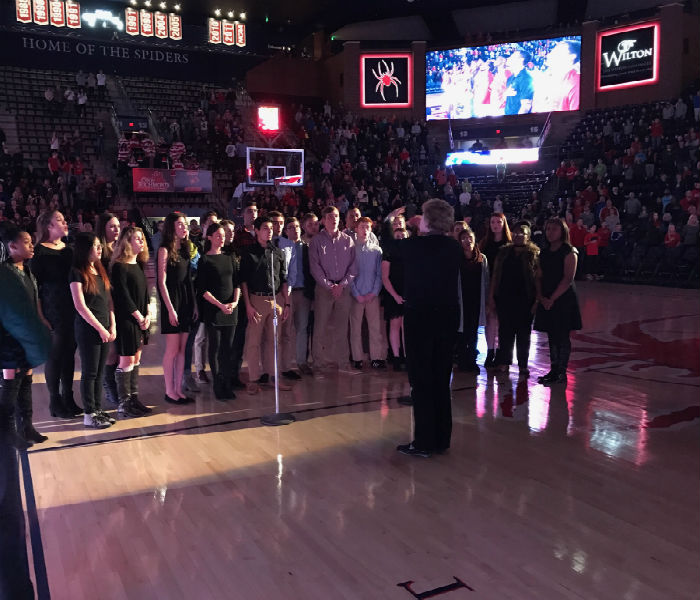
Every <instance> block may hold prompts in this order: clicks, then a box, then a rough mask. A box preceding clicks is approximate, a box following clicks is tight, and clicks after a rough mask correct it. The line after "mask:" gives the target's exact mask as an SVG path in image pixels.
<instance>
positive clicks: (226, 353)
mask: <svg viewBox="0 0 700 600" xmlns="http://www.w3.org/2000/svg"><path fill="white" fill-rule="evenodd" d="M235 331H236V326H235V325H230V326H227V327H216V326H215V325H211V324H207V338H208V339H209V366H210V367H211V373H212V375H213V376H214V378H217V377H219V376H220V375H226V376H229V375H230V374H231V372H232V370H233V365H234V363H233V340H234V334H235Z"/></svg>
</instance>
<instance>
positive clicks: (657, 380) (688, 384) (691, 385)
mask: <svg viewBox="0 0 700 600" xmlns="http://www.w3.org/2000/svg"><path fill="white" fill-rule="evenodd" d="M623 364H624V363H623ZM620 366H622V365H620ZM614 368H616V367H603V368H602V369H581V370H579V371H576V375H578V374H579V373H601V374H602V375H610V376H611V377H624V378H625V379H636V380H637V381H649V382H651V383H663V384H664V385H682V386H686V387H695V388H697V387H700V384H697V383H683V382H682V381H667V380H664V379H651V378H648V377H635V376H634V375H630V374H629V373H624V374H623V373H611V372H610V371H606V370H605V369H614Z"/></svg>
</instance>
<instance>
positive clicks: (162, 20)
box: [153, 12, 168, 39]
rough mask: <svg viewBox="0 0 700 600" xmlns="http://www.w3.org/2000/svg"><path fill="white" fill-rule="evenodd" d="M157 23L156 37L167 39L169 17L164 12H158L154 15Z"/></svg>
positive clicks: (154, 20)
mask: <svg viewBox="0 0 700 600" xmlns="http://www.w3.org/2000/svg"><path fill="white" fill-rule="evenodd" d="M153 22H154V23H155V31H156V37H157V38H161V39H165V38H167V37H168V15H166V14H165V13H162V12H156V13H155V14H154V15H153Z"/></svg>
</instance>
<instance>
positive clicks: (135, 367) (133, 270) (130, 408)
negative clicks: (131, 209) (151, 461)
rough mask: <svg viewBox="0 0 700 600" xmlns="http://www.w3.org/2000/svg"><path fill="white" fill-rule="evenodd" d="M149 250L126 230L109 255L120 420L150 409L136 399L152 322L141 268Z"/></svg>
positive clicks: (135, 232) (139, 233)
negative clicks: (143, 351)
mask: <svg viewBox="0 0 700 600" xmlns="http://www.w3.org/2000/svg"><path fill="white" fill-rule="evenodd" d="M147 262H148V247H147V246H146V237H145V236H144V233H143V230H142V229H141V228H139V227H131V226H129V227H126V228H125V229H124V230H123V231H122V232H121V235H120V236H119V241H118V242H117V244H116V246H115V248H114V253H113V255H112V270H111V273H112V297H113V299H114V315H115V320H116V324H117V340H116V342H115V344H114V345H115V346H116V348H117V354H118V355H119V366H118V368H117V370H116V371H115V379H116V386H117V396H118V398H119V409H118V412H119V416H120V417H140V416H143V415H145V414H148V413H150V412H152V409H151V408H150V407H148V406H146V405H144V404H143V403H142V402H141V401H140V400H139V387H138V383H139V365H140V364H141V349H142V347H143V344H144V342H145V338H146V335H147V333H148V328H149V327H150V326H151V319H150V317H149V315H148V282H147V281H146V275H145V273H144V267H145V265H146V263H147Z"/></svg>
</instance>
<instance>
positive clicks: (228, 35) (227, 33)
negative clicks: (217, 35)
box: [221, 21, 236, 46]
mask: <svg viewBox="0 0 700 600" xmlns="http://www.w3.org/2000/svg"><path fill="white" fill-rule="evenodd" d="M221 41H222V42H223V43H224V44H226V45H227V46H233V45H234V44H235V43H236V31H235V28H234V25H233V23H231V22H230V21H221Z"/></svg>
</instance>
